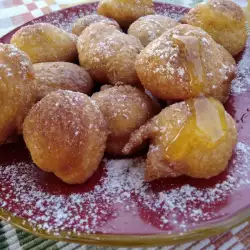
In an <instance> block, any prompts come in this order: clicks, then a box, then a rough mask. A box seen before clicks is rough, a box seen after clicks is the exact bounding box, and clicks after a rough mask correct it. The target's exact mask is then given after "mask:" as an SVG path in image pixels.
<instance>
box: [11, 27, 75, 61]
mask: <svg viewBox="0 0 250 250" xmlns="http://www.w3.org/2000/svg"><path fill="white" fill-rule="evenodd" d="M76 41H77V36H76V35H73V34H70V33H68V32H66V31H64V30H62V29H59V28H57V27H56V26H54V25H52V24H49V23H37V24H33V25H27V26H24V27H22V28H21V29H19V30H18V31H17V32H16V33H15V34H14V35H13V36H12V38H11V44H14V45H15V46H16V47H17V48H19V49H20V50H23V51H24V52H26V53H27V54H28V55H29V56H30V58H31V60H32V62H33V63H40V62H57V61H64V62H74V61H75V60H76V59H77V50H76Z"/></svg>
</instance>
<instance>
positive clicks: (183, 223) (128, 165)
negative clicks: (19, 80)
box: [0, 3, 250, 246]
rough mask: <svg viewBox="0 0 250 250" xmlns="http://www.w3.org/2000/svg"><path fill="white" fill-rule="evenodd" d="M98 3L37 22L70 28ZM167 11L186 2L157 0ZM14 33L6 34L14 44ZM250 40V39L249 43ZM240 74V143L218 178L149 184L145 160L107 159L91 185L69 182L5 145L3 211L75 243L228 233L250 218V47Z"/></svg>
mask: <svg viewBox="0 0 250 250" xmlns="http://www.w3.org/2000/svg"><path fill="white" fill-rule="evenodd" d="M96 5H97V4H96V3H92V4H85V5H81V6H77V7H72V8H69V9H66V10H62V11H59V12H56V13H51V14H49V15H47V16H44V17H40V18H38V19H36V20H33V21H31V22H29V24H31V23H37V22H49V23H52V24H55V25H57V26H59V27H62V28H64V29H66V30H70V27H71V24H72V23H73V22H74V21H75V20H76V19H77V18H78V17H79V16H82V15H84V14H87V13H88V14H89V13H92V12H94V11H95V10H96ZM155 7H156V10H157V12H158V13H160V14H164V15H168V16H171V17H173V18H177V19H178V18H179V17H180V16H181V15H183V13H185V12H186V11H187V9H186V8H184V7H178V6H173V5H170V4H163V3H156V4H155ZM13 33H14V31H13V32H11V33H9V34H7V35H6V36H4V37H3V38H1V39H0V41H1V42H3V43H8V42H9V40H10V38H11V36H12V34H13ZM248 42H249V41H248ZM237 61H238V73H237V78H236V79H235V80H234V82H233V88H232V94H231V97H230V99H229V101H228V103H227V104H226V108H227V110H228V112H229V113H230V114H231V115H232V116H233V117H234V118H235V120H236V121H237V125H238V131H239V142H238V144H237V147H236V149H235V151H234V155H233V158H232V160H231V162H230V164H229V167H228V169H227V171H225V172H224V173H222V174H221V175H220V176H217V177H216V178H213V179H210V180H195V179H191V178H186V177H182V178H177V179H168V180H160V181H155V182H153V183H150V184H147V183H145V182H144V181H143V166H144V164H145V162H144V157H143V156H142V157H139V158H135V159H116V160H115V159H104V160H103V162H102V164H101V166H100V168H99V170H98V171H97V172H96V173H95V174H94V176H93V177H92V178H91V179H90V180H89V181H88V182H87V183H85V184H83V185H76V186H69V185H66V184H64V183H62V182H61V181H60V180H58V179H57V178H56V177H55V176H54V175H52V174H48V173H44V172H42V171H40V170H39V169H38V168H37V167H36V166H34V165H33V164H32V162H31V159H30V156H29V153H28V152H27V149H26V148H25V146H24V144H23V142H22V141H20V142H19V143H17V144H8V145H4V146H1V147H0V207H1V209H0V216H1V217H2V218H4V219H6V220H8V221H9V222H10V223H12V224H14V225H15V226H17V227H19V228H22V229H24V230H27V231H29V232H32V233H34V234H36V235H39V236H43V237H45V238H52V239H56V240H65V241H71V242H80V243H89V244H100V245H124V246H152V245H167V244H176V243H181V242H184V241H188V240H196V239H201V238H204V237H208V236H210V235H213V234H216V233H219V232H222V231H224V230H228V229H229V228H231V227H232V226H234V225H236V224H239V223H240V222H242V221H244V220H246V219H247V218H248V216H250V200H249V193H250V178H249V177H250V137H249V131H250V118H249V117H250V116H249V113H248V112H249V111H250V93H249V90H250V87H249V86H250V68H249V65H250V48H249V46H248V45H247V46H246V48H245V51H244V53H243V54H242V55H240V56H239V57H238V58H237Z"/></svg>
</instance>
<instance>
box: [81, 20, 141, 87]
mask: <svg viewBox="0 0 250 250" xmlns="http://www.w3.org/2000/svg"><path fill="white" fill-rule="evenodd" d="M77 49H78V53H79V61H80V65H81V66H82V67H84V68H85V69H86V70H87V71H88V72H89V73H90V75H91V77H92V79H93V80H94V81H97V82H99V83H101V84H112V85H116V84H120V85H121V84H123V85H138V84H140V82H139V79H138V77H137V74H136V71H135V60H136V56H137V55H138V54H139V53H140V51H141V50H142V49H143V46H142V45H141V43H140V41H139V40H138V39H137V38H135V37H133V36H130V35H127V34H124V33H122V32H121V31H119V30H117V28H116V27H115V26H114V25H107V24H104V23H94V24H91V25H90V26H88V27H87V28H86V29H85V30H84V31H83V32H82V34H81V35H80V37H79V39H78V42H77Z"/></svg>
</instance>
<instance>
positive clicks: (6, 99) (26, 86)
mask: <svg viewBox="0 0 250 250" xmlns="http://www.w3.org/2000/svg"><path fill="white" fill-rule="evenodd" d="M0 97H1V98H0V107H1V111H0V144H2V143H5V142H7V140H8V139H9V137H12V136H15V135H17V134H20V133H22V125H23V120H24V118H25V116H26V115H27V113H28V111H29V109H30V108H31V107H32V106H33V104H34V101H35V74H34V69H33V66H32V63H31V61H30V58H29V57H28V55H27V54H26V53H24V52H23V51H20V50H19V49H17V48H16V47H15V46H13V45H10V44H2V43H0Z"/></svg>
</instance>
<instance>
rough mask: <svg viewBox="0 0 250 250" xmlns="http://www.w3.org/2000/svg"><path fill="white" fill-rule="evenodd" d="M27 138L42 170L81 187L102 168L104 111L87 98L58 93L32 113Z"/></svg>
mask: <svg viewBox="0 0 250 250" xmlns="http://www.w3.org/2000/svg"><path fill="white" fill-rule="evenodd" d="M23 134H24V140H25V142H26V145H27V147H28V149H29V150H30V153H31V156H32V159H33V161H34V163H35V164H36V165H37V166H38V167H39V168H41V169H42V170H44V171H48V172H53V173H54V174H55V175H57V176H58V177H59V178H60V179H61V180H63V181H64V182H66V183H69V184H78V183H83V182H85V181H86V180H87V179H88V178H89V177H90V176H91V175H92V174H93V173H94V172H95V171H96V169H97V168H98V166H99V163H100V161H101V159H102V157H103V154H104V150H105V145H106V139H107V135H108V129H107V124H106V121H105V119H104V117H103V115H102V113H101V111H100V110H99V108H98V107H97V106H96V105H95V103H94V102H93V101H92V100H91V99H90V98H89V97H88V96H87V95H85V94H82V93H77V92H72V91H66V90H58V91H55V92H52V93H50V94H48V95H47V96H46V97H44V98H43V99H42V100H41V101H40V102H38V103H37V104H36V105H35V106H34V107H33V108H32V109H31V111H30V112H29V114H28V116H27V117H26V119H25V121H24V129H23Z"/></svg>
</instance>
